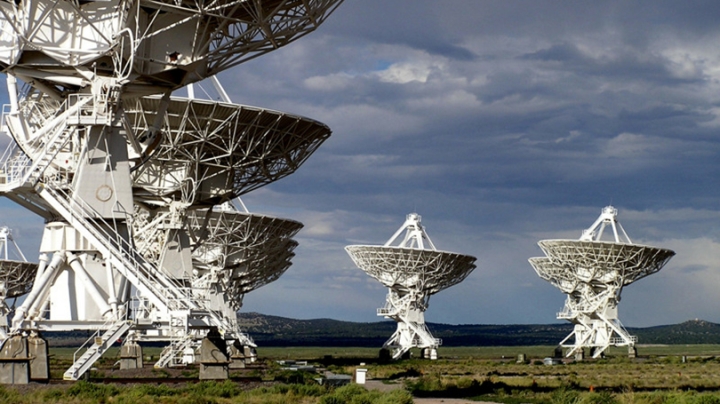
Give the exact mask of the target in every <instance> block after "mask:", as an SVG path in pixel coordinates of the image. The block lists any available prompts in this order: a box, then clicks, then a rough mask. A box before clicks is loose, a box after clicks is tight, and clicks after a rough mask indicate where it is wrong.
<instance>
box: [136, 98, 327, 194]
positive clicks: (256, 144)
mask: <svg viewBox="0 0 720 404" xmlns="http://www.w3.org/2000/svg"><path fill="white" fill-rule="evenodd" d="M161 101H162V100H161V98H159V97H143V98H140V99H136V100H132V101H126V102H125V115H126V117H127V119H128V121H129V126H130V127H131V128H132V130H133V133H134V134H135V137H136V138H142V134H143V133H146V132H147V131H149V130H150V128H151V127H152V125H153V122H155V120H156V118H157V111H158V110H160V109H161V107H160V104H161ZM161 131H162V139H161V140H158V144H157V146H156V148H155V149H154V150H153V151H151V152H150V155H149V157H148V158H146V161H145V162H144V164H142V165H140V166H139V167H138V169H136V170H135V171H134V173H133V184H134V187H135V188H137V189H138V191H139V192H136V197H137V198H153V197H154V198H156V199H157V198H164V199H167V198H172V199H173V200H176V201H183V202H185V203H188V204H189V205H193V204H206V205H208V204H210V203H212V202H214V203H217V202H218V201H223V200H228V199H232V198H235V197H237V196H240V195H242V194H245V193H247V192H249V191H251V190H254V189H257V188H259V187H261V186H263V185H266V184H268V183H270V182H273V181H276V180H278V179H280V178H283V177H286V176H288V175H290V174H292V173H293V172H295V170H297V168H298V167H299V166H300V165H301V164H302V163H304V162H305V160H307V158H308V157H310V155H311V154H312V153H314V152H315V150H317V148H318V147H320V145H321V144H322V143H323V142H324V141H325V140H326V139H327V138H328V137H329V136H330V134H331V130H330V128H328V127H327V126H326V125H324V124H322V123H320V122H317V121H315V120H312V119H308V118H304V117H300V116H297V115H292V114H287V113H283V112H278V111H273V110H268V109H262V108H255V107H249V106H245V105H237V104H229V103H218V102H213V101H206V100H199V99H194V100H191V99H183V98H177V97H172V98H171V99H170V102H169V104H168V105H167V109H166V113H165V114H164V115H163V116H162V127H161Z"/></svg>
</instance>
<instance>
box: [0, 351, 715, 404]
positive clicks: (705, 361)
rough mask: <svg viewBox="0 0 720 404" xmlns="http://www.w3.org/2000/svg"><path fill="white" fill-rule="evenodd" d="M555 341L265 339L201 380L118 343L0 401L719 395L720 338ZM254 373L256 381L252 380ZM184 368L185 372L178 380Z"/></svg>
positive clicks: (606, 401) (706, 398)
mask: <svg viewBox="0 0 720 404" xmlns="http://www.w3.org/2000/svg"><path fill="white" fill-rule="evenodd" d="M553 351H554V347H553V346H525V347H522V346H518V347H445V348H442V347H441V349H440V350H439V355H440V358H439V359H438V360H437V361H429V360H420V359H410V360H404V361H398V362H392V363H378V361H377V355H378V349H375V348H322V347H290V348H260V349H258V354H259V358H260V360H259V362H258V363H257V364H255V365H253V366H251V367H249V368H248V369H244V370H239V371H233V372H232V373H231V376H233V377H234V379H233V380H232V381H227V382H222V383H215V382H204V383H197V382H196V381H197V375H198V372H197V368H195V367H192V366H191V367H188V368H184V369H176V370H166V369H153V368H152V360H146V364H145V368H144V369H143V370H142V371H140V372H137V373H133V372H134V371H120V370H118V369H117V366H116V365H117V363H116V362H117V355H118V349H117V348H115V349H113V350H111V351H109V352H108V353H107V354H106V355H105V356H104V357H103V358H102V359H101V360H100V361H98V363H97V364H96V367H97V369H95V370H93V371H92V372H91V374H90V376H91V378H90V383H87V382H81V383H75V384H69V385H62V386H56V385H52V384H51V385H46V386H35V387H32V386H30V387H25V388H23V387H22V386H19V387H0V403H6V402H7V403H35V402H55V403H65V402H69V403H78V404H84V403H96V402H101V403H111V402H112V403H133V404H141V403H153V404H156V403H168V404H174V403H246V402H247V403H296V402H298V403H308V404H315V403H319V404H338V403H348V404H353V403H360V404H362V403H384V404H393V403H409V402H411V401H409V400H411V398H410V397H411V396H410V394H412V395H414V396H416V397H443V398H450V397H463V398H468V399H475V400H482V401H491V402H498V403H508V404H520V403H534V404H545V403H548V404H550V403H557V404H630V403H641V404H720V345H654V346H639V347H638V351H639V357H638V358H636V359H629V358H627V352H626V351H625V350H623V349H614V350H610V351H609V352H608V356H607V358H605V359H600V360H586V361H582V362H574V361H573V360H566V363H565V364H563V365H555V366H545V365H543V364H542V359H543V358H545V357H547V356H550V355H551V354H552V353H553ZM74 352H75V349H70V348H51V351H50V355H51V375H52V377H53V378H54V379H61V378H62V373H63V371H64V370H65V369H66V368H67V367H68V366H69V365H70V363H71V362H72V355H73V353H74ZM143 354H144V356H146V357H152V358H153V359H155V358H157V357H158V355H159V354H160V348H145V349H144V352H143ZM518 354H525V356H526V358H527V361H526V362H525V363H516V358H517V356H518ZM280 359H297V360H308V361H309V362H310V363H311V364H316V365H317V366H319V367H323V368H325V369H327V370H330V371H332V372H334V373H341V374H342V373H344V374H352V373H353V372H354V371H355V369H356V368H357V367H358V366H360V363H364V365H363V367H365V368H367V369H368V377H369V378H374V379H379V380H382V381H384V383H390V384H396V385H397V386H398V387H399V388H400V389H399V390H398V391H397V392H394V393H391V394H390V393H379V392H377V391H376V392H367V391H365V390H364V389H362V388H361V387H359V386H355V387H350V388H343V389H336V388H332V387H326V386H318V385H317V384H316V382H315V381H314V378H315V377H317V375H315V374H309V373H307V374H306V373H302V372H292V371H287V370H283V369H282V368H281V366H280V365H278V364H277V362H276V361H277V360H280ZM133 375H135V376H133ZM122 377H141V378H142V377H146V378H147V377H151V378H154V379H158V378H160V379H162V378H168V381H169V382H170V381H172V383H170V384H164V383H160V384H158V383H157V381H156V382H153V384H140V385H131V386H128V385H123V384H114V382H113V378H122ZM243 377H244V379H243ZM248 377H250V378H251V379H252V380H255V382H247V380H249V379H248ZM171 378H175V379H171ZM178 378H180V379H183V380H186V382H180V383H178ZM242 380H246V381H244V382H243V381H242ZM290 382H292V383H290Z"/></svg>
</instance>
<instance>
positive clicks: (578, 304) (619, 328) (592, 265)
mask: <svg viewBox="0 0 720 404" xmlns="http://www.w3.org/2000/svg"><path fill="white" fill-rule="evenodd" d="M608 234H611V236H610V240H609V241H603V240H602V238H603V235H605V236H607V235H608ZM538 244H539V245H540V248H541V249H542V250H543V252H544V253H545V255H546V256H545V257H536V258H530V259H529V261H530V264H531V265H532V266H533V268H534V269H535V272H537V274H538V275H539V276H540V277H541V278H542V279H544V280H546V281H548V282H550V283H551V284H552V285H553V286H555V287H557V288H558V289H560V290H561V291H562V292H563V293H565V294H566V295H567V299H566V300H565V307H564V309H563V311H562V312H560V313H558V316H557V318H558V319H566V320H568V321H570V322H572V323H573V324H575V328H574V330H573V332H572V333H571V334H570V335H568V336H567V337H566V338H565V339H564V340H562V341H561V342H560V344H559V345H560V346H561V347H563V348H569V349H568V351H567V356H568V357H570V356H573V355H575V356H576V357H578V358H582V356H583V354H584V348H589V349H590V354H591V356H592V357H593V358H598V357H600V356H602V355H603V352H604V351H605V350H606V349H607V348H608V347H610V346H627V347H628V352H629V354H630V355H631V356H634V355H635V354H636V349H635V343H636V342H637V337H635V336H632V335H630V334H629V333H628V332H627V330H626V329H625V328H624V327H623V325H622V323H620V320H619V319H618V309H617V307H618V303H619V302H620V293H621V292H622V289H623V287H625V286H627V285H629V284H631V283H633V282H635V281H637V280H639V279H642V278H644V277H646V276H648V275H652V274H654V273H655V272H657V271H659V270H660V269H662V267H663V266H664V265H665V264H666V263H667V262H668V261H669V260H670V258H672V256H673V255H675V253H674V252H673V251H671V250H668V249H665V248H657V247H650V246H645V245H639V244H633V243H632V241H631V240H630V238H629V237H628V235H627V233H625V230H624V229H623V227H622V226H621V225H620V222H619V221H618V220H617V209H615V208H613V207H612V206H608V207H606V208H604V209H603V210H602V213H601V214H600V217H599V218H598V219H597V220H596V221H595V223H593V225H592V226H590V227H589V228H588V229H586V230H584V231H583V233H582V236H581V237H580V239H579V240H542V241H540V242H539V243H538Z"/></svg>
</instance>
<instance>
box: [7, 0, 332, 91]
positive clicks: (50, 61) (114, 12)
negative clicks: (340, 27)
mask: <svg viewBox="0 0 720 404" xmlns="http://www.w3.org/2000/svg"><path fill="white" fill-rule="evenodd" d="M341 2H342V0H306V1H296V0H271V1H267V0H264V1H255V0H252V1H251V0H216V1H211V2H196V1H175V0H158V1H137V0H107V1H89V2H72V1H67V0H60V1H52V0H23V1H20V2H17V3H15V2H1V3H0V11H1V12H0V27H2V28H1V30H0V67H1V68H2V70H3V71H4V72H7V73H9V74H12V75H13V76H15V77H18V78H20V79H22V80H23V81H25V82H26V83H29V82H34V83H35V86H37V87H39V88H42V90H43V91H44V92H47V93H50V94H53V95H54V96H60V94H62V93H63V92H70V93H74V92H78V91H80V90H81V89H82V88H83V87H84V86H86V85H87V84H88V83H89V82H91V81H93V80H97V79H102V80H106V81H108V82H111V83H117V84H121V85H124V84H130V85H129V86H126V88H125V89H124V91H125V93H126V94H129V95H130V96H138V95H147V94H154V93H164V92H166V91H168V90H174V89H177V88H180V87H183V86H185V85H187V84H190V83H193V82H195V81H198V80H201V79H203V78H205V77H210V76H213V75H215V74H217V73H220V72H221V71H223V70H226V69H228V68H230V67H232V66H235V65H238V64H240V63H242V62H245V61H247V60H250V59H253V58H255V57H257V56H260V55H262V54H265V53H268V52H270V51H273V50H275V49H277V48H280V47H282V46H284V45H286V44H288V43H290V42H292V41H294V40H296V39H298V38H301V37H302V36H304V35H306V34H308V33H309V32H311V31H313V30H315V29H316V28H317V27H318V26H319V25H320V24H321V23H322V22H324V21H325V19H326V18H327V17H328V16H329V15H330V14H331V13H332V12H333V11H334V10H335V8H337V6H338V5H339V4H340V3H341ZM93 76H96V77H93Z"/></svg>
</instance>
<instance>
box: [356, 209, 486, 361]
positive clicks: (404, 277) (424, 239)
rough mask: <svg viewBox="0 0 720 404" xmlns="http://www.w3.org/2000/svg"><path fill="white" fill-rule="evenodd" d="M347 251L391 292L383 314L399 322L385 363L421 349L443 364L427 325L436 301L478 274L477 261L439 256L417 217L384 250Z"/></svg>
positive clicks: (380, 311)
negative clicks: (440, 294)
mask: <svg viewBox="0 0 720 404" xmlns="http://www.w3.org/2000/svg"><path fill="white" fill-rule="evenodd" d="M403 232H404V236H403V237H402V239H400V238H399V237H400V236H401V235H402V234H403ZM396 240H398V243H397V244H396V245H393V243H395V241H396ZM345 250H346V251H347V252H348V254H350V257H351V258H352V260H353V261H354V262H355V264H356V265H357V266H358V267H359V268H360V269H362V270H363V271H365V273H367V274H368V275H370V276H371V277H373V278H375V279H377V280H378V281H380V283H382V284H383V285H385V286H386V287H387V288H388V289H389V290H388V294H387V298H386V301H385V307H382V308H379V309H378V310H377V314H378V316H383V317H386V318H390V319H393V320H395V321H396V322H397V330H396V331H395V333H394V334H393V335H392V336H391V337H390V339H388V340H387V341H386V342H385V344H384V345H383V348H382V350H381V351H380V352H381V353H380V357H381V358H384V357H389V358H392V359H400V358H402V357H404V356H408V355H409V351H410V349H412V348H420V349H421V356H422V357H424V358H429V359H437V349H438V347H439V346H440V345H441V344H442V341H441V340H440V339H438V338H434V337H433V336H432V334H430V330H429V329H428V327H427V325H426V324H425V314H424V313H425V310H427V308H428V305H429V302H430V296H431V295H433V294H435V293H437V292H439V291H441V290H443V289H446V288H449V287H450V286H453V285H456V284H458V283H460V282H462V281H463V280H464V279H465V278H466V277H467V276H468V275H469V274H470V272H472V271H473V269H475V260H476V258H475V257H472V256H470V255H462V254H457V253H452V252H446V251H439V250H437V249H436V248H435V245H434V244H433V243H432V241H431V240H430V237H429V236H428V235H427V233H426V232H425V228H424V227H423V226H422V224H421V217H420V215H418V214H417V213H411V214H409V215H407V218H406V220H405V223H403V225H402V226H401V227H400V228H399V229H398V231H397V232H395V234H394V235H393V236H392V237H391V238H390V239H389V240H388V241H387V242H386V243H385V244H384V245H382V246H380V245H351V246H347V247H345Z"/></svg>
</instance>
